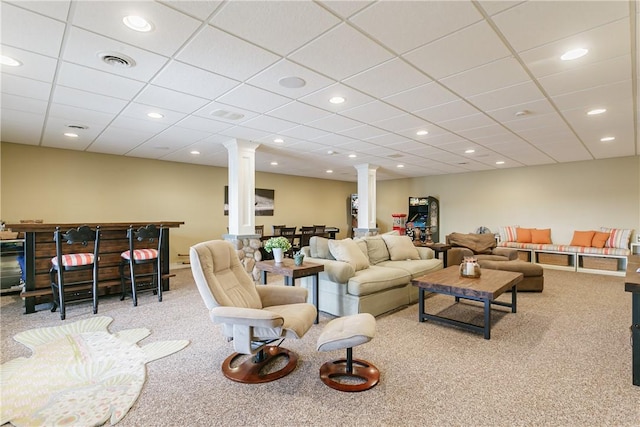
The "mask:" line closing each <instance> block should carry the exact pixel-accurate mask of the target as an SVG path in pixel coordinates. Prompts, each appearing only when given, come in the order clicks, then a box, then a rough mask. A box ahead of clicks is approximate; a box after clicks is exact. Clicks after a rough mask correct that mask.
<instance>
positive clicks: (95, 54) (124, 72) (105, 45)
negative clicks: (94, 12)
mask: <svg viewBox="0 0 640 427" xmlns="http://www.w3.org/2000/svg"><path fill="white" fill-rule="evenodd" d="M87 4H90V3H87ZM105 53H108V54H109V55H111V56H117V57H122V55H125V56H126V57H129V58H131V59H133V60H134V61H135V65H134V66H131V67H128V68H127V67H121V66H118V65H116V66H114V65H110V64H107V63H106V62H104V61H102V59H101V57H100V56H99V55H103V54H105ZM62 57H63V58H64V60H65V61H67V62H72V63H74V64H79V65H84V66H86V67H91V68H95V69H97V70H100V71H105V72H108V73H113V74H117V75H120V76H122V77H127V78H130V79H136V80H148V79H150V78H152V77H153V76H154V75H155V74H156V73H157V72H158V71H159V70H160V69H161V68H162V66H163V65H165V64H166V63H167V61H168V58H166V57H164V56H161V55H158V54H155V53H152V52H149V51H146V50H144V49H140V48H137V47H134V46H131V45H128V44H126V43H122V42H119V41H116V40H113V39H109V38H107V37H103V36H100V35H97V34H94V33H91V32H89V31H85V30H83V29H80V28H75V27H73V28H71V30H70V31H69V36H68V39H67V42H66V45H65V48H64V53H63V54H62ZM124 59H127V58H124Z"/></svg>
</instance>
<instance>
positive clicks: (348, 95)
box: [300, 83, 374, 112]
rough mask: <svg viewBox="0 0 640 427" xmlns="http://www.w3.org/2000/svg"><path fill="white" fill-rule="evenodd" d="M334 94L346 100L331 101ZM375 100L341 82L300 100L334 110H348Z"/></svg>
mask: <svg viewBox="0 0 640 427" xmlns="http://www.w3.org/2000/svg"><path fill="white" fill-rule="evenodd" d="M334 96H341V97H343V98H344V99H345V102H343V103H342V104H332V103H330V102H329V100H330V99H331V98H333V97H334ZM373 100H374V98H373V97H371V96H369V95H366V94H364V93H362V92H360V91H357V90H354V89H351V88H350V87H347V86H345V85H343V84H340V83H337V84H334V85H331V86H329V87H326V88H323V89H320V90H319V91H316V92H314V93H312V94H310V95H307V96H303V97H302V98H300V101H302V102H304V103H306V104H310V105H313V106H316V107H318V108H322V109H325V110H329V111H333V112H340V111H344V110H348V109H349V108H353V107H357V106H358V105H363V104H367V103H369V102H371V101H373Z"/></svg>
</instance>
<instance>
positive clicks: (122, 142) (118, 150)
mask: <svg viewBox="0 0 640 427" xmlns="http://www.w3.org/2000/svg"><path fill="white" fill-rule="evenodd" d="M154 134H155V132H149V131H145V130H143V129H140V128H137V129H129V128H126V129H125V128H120V127H118V126H109V127H108V128H107V129H105V130H104V132H102V133H101V134H100V136H98V138H96V140H95V141H94V142H93V144H91V146H90V147H88V148H87V151H90V152H94V153H105V154H117V155H124V154H126V153H128V152H129V151H131V150H133V149H134V148H135V147H137V146H138V145H140V144H142V143H143V142H145V141H146V140H148V139H149V138H151V137H152V136H153V135H154Z"/></svg>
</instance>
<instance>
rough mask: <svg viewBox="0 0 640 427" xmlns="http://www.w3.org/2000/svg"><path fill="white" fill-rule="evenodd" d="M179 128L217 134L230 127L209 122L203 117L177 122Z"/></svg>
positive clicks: (187, 118)
mask: <svg viewBox="0 0 640 427" xmlns="http://www.w3.org/2000/svg"><path fill="white" fill-rule="evenodd" d="M177 125H178V126H180V127H181V128H186V129H193V130H199V131H202V132H209V133H217V132H222V131H224V130H225V129H229V128H230V127H231V126H232V125H230V124H229V123H224V122H220V121H218V120H209V119H205V118H204V117H196V116H187V117H185V118H184V119H182V120H180V121H178V122H177Z"/></svg>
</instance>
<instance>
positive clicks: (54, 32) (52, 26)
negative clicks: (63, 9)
mask: <svg viewBox="0 0 640 427" xmlns="http://www.w3.org/2000/svg"><path fill="white" fill-rule="evenodd" d="M20 3H22V2H20ZM67 7H68V5H67ZM0 18H1V21H0V22H1V23H2V25H0V39H2V44H5V45H8V46H13V47H15V48H19V49H24V50H29V51H32V52H35V53H39V54H42V55H47V56H51V57H54V58H55V57H57V56H58V53H59V52H60V46H61V45H62V36H63V34H64V23H62V22H59V21H56V20H54V19H51V18H46V17H44V16H42V15H39V14H37V13H33V12H30V11H28V10H25V9H21V8H19V7H16V6H13V5H10V4H5V3H4V2H2V14H0ZM3 55H6V53H5V52H4V49H3Z"/></svg>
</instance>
